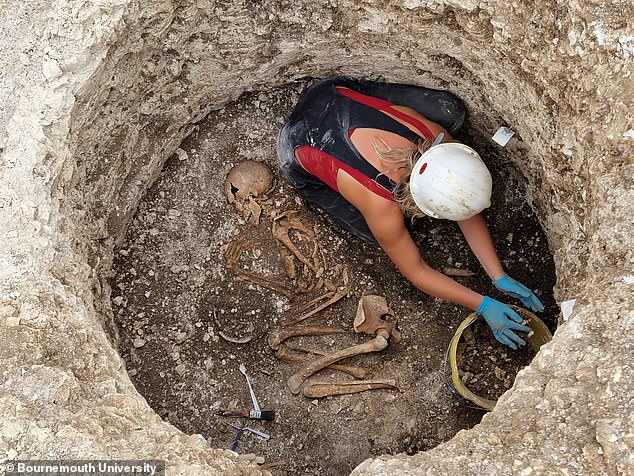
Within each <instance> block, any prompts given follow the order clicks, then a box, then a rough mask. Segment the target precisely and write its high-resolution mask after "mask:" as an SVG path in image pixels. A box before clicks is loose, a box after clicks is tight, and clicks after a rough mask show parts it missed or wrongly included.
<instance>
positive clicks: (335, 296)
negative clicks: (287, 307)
mask: <svg viewBox="0 0 634 476" xmlns="http://www.w3.org/2000/svg"><path fill="white" fill-rule="evenodd" d="M326 294H330V293H326ZM347 294H348V290H347V289H346V288H342V289H339V290H337V291H336V292H335V293H334V294H333V295H332V297H331V298H330V299H328V301H326V302H325V303H323V304H321V305H319V306H317V307H316V308H314V309H313V310H311V311H308V312H305V313H304V314H302V315H301V316H299V317H298V318H297V319H295V320H294V321H293V322H292V324H297V323H298V322H302V321H304V320H306V319H308V318H309V317H311V316H314V315H315V314H317V313H318V312H319V311H323V310H324V309H326V308H327V307H328V306H332V305H333V304H334V303H336V302H337V301H339V300H340V299H341V298H342V297H345V296H346V295H347Z"/></svg>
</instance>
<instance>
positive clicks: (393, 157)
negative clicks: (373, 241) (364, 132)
mask: <svg viewBox="0 0 634 476" xmlns="http://www.w3.org/2000/svg"><path fill="white" fill-rule="evenodd" d="M431 144H432V143H431V141H428V140H420V141H418V143H417V144H416V150H414V149H410V148H400V149H393V148H392V147H390V146H389V145H388V144H387V142H385V141H384V140H383V139H381V138H380V137H376V136H375V137H374V138H373V139H372V147H373V148H374V152H376V155H378V156H379V160H380V161H381V164H382V165H383V166H384V167H386V168H387V169H388V171H392V170H394V171H396V170H400V169H405V171H404V172H403V174H402V175H401V180H400V182H397V183H396V187H395V189H394V198H395V199H396V201H397V203H398V204H399V206H400V207H401V210H402V211H403V215H405V216H406V217H409V218H410V219H411V220H414V219H415V218H418V217H421V216H425V214H424V213H423V212H422V211H421V210H420V208H418V206H417V205H416V203H415V202H414V199H413V198H412V194H411V193H410V190H409V178H410V175H411V173H412V169H413V168H414V165H415V164H416V161H417V160H418V159H419V157H420V156H421V154H423V153H424V152H425V151H427V150H428V149H429V148H430V147H431ZM384 174H385V173H383V175H384Z"/></svg>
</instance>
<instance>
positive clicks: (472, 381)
mask: <svg viewBox="0 0 634 476" xmlns="http://www.w3.org/2000/svg"><path fill="white" fill-rule="evenodd" d="M518 334H519V335H520V336H521V337H522V338H524V339H525V340H526V335H525V334H523V333H518ZM456 357H457V363H458V373H459V375H460V378H461V379H462V382H463V383H464V385H465V386H466V387H467V388H468V389H469V390H471V391H472V392H473V393H475V394H476V395H478V396H480V397H483V398H486V399H489V400H493V401H495V400H497V399H498V398H500V397H501V396H502V394H503V393H504V392H506V391H507V390H508V389H510V388H511V387H512V386H513V382H514V381H515V376H516V375H517V373H518V372H519V371H520V370H521V369H523V368H524V367H526V366H527V365H528V364H530V363H531V360H533V357H535V351H534V350H533V348H532V347H531V346H530V344H526V345H525V346H523V347H518V349H517V350H513V349H511V348H510V347H508V346H506V345H503V344H501V343H499V342H498V341H497V340H495V337H493V334H492V333H491V330H490V329H489V326H487V324H486V322H484V321H482V320H480V319H479V320H476V321H475V322H474V323H473V324H471V325H470V326H469V327H467V328H466V329H465V330H464V332H463V334H462V339H461V341H460V342H459V343H458V349H457V355H456Z"/></svg>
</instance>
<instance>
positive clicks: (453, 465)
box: [2, 1, 634, 474]
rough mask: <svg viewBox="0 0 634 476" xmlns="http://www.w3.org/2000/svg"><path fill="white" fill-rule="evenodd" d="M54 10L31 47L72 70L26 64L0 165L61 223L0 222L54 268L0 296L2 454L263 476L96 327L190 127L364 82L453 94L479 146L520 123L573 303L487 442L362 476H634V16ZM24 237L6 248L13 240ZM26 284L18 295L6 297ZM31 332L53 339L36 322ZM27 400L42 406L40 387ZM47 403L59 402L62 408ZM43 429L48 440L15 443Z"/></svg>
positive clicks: (489, 428)
mask: <svg viewBox="0 0 634 476" xmlns="http://www.w3.org/2000/svg"><path fill="white" fill-rule="evenodd" d="M53 8H54V10H53V13H55V14H56V15H55V16H54V17H55V20H54V24H55V25H56V26H57V31H56V35H50V34H49V35H47V36H37V37H36V38H35V39H34V44H35V45H36V50H37V51H45V50H46V48H45V45H48V47H49V48H52V50H53V51H54V52H56V53H57V55H56V61H57V63H58V64H60V65H61V67H60V70H59V71H58V70H57V69H55V68H53V67H52V66H51V63H50V62H48V63H46V61H48V60H41V61H40V62H38V61H37V58H39V57H36V56H35V55H32V56H31V58H30V60H29V61H26V62H25V63H27V64H25V69H27V70H28V68H33V70H34V71H38V76H37V78H36V79H33V80H28V81H27V80H25V81H23V82H22V83H20V87H21V88H23V91H22V92H23V94H22V96H21V101H20V102H19V104H18V106H17V110H16V111H17V112H16V113H14V116H13V119H12V120H13V123H12V124H11V127H10V130H9V138H8V140H7V142H6V148H5V150H4V153H3V159H4V162H3V167H6V168H10V169H11V170H9V171H8V172H7V175H6V177H7V178H5V180H9V179H11V180H12V183H13V184H16V183H19V184H20V186H18V187H15V186H14V187H13V188H12V189H11V190H12V193H14V194H15V195H16V197H17V198H19V197H21V196H23V197H25V198H27V197H28V198H29V199H30V200H32V199H33V198H39V199H41V200H42V201H43V203H45V204H46V206H47V207H48V209H49V210H50V216H46V217H45V219H47V220H48V223H47V226H48V228H46V229H44V230H42V229H40V228H37V227H35V228H34V227H32V226H30V225H29V224H28V223H29V222H28V220H29V218H28V217H26V216H25V215H23V212H22V211H21V210H20V209H19V206H18V205H17V203H19V202H18V201H16V200H14V201H11V202H8V201H6V203H8V204H7V205H6V206H5V207H3V211H2V214H3V215H2V216H3V223H9V222H10V219H11V218H14V217H20V219H19V220H18V221H15V220H14V222H13V223H17V225H12V226H13V227H14V228H16V227H18V228H19V227H22V228H19V229H20V231H21V232H22V233H23V235H22V236H23V237H24V238H23V240H26V242H28V243H36V242H37V244H38V246H40V244H41V245H42V246H44V248H42V249H44V250H45V252H42V254H41V255H37V256H36V255H31V258H30V259H29V260H24V259H23V258H22V257H21V256H18V253H16V252H14V251H13V250H15V249H17V248H7V251H5V252H4V253H5V254H4V255H3V256H4V259H5V260H6V262H7V263H9V265H10V266H9V269H11V270H17V271H16V272H15V273H12V274H10V279H9V280H8V282H7V284H5V286H4V288H3V289H6V290H7V292H6V293H5V294H6V295H5V294H3V308H2V310H3V315H4V316H6V317H7V318H5V320H4V328H3V332H4V333H5V334H6V337H7V338H12V339H13V340H14V341H17V342H20V345H17V346H15V347H13V348H11V349H5V350H3V354H2V357H3V359H4V360H6V362H7V364H8V365H7V369H8V370H7V375H9V376H10V375H15V376H17V375H18V370H28V375H29V377H28V378H26V379H25V378H22V379H17V378H14V379H11V378H9V377H6V378H5V382H4V386H3V408H4V409H5V410H3V412H4V413H5V415H8V411H7V410H6V409H7V408H13V409H17V410H12V411H11V415H10V418H9V417H7V418H6V419H5V420H4V421H5V422H6V423H4V426H3V432H2V441H3V442H6V443H5V445H6V446H7V448H9V449H13V450H14V451H16V452H17V454H18V455H20V454H23V453H24V454H26V452H27V451H28V449H31V451H41V452H44V451H43V449H44V448H47V450H46V452H47V454H56V455H60V456H61V455H80V454H81V455H83V456H86V455H89V454H100V455H103V454H107V453H111V452H117V450H119V451H122V452H124V453H126V454H136V455H153V456H156V457H159V456H162V457H167V458H168V459H169V460H170V462H171V464H172V465H173V468H174V470H175V471H179V472H183V473H185V472H186V469H185V468H186V467H188V468H190V470H191V468H192V467H195V468H197V469H196V471H200V472H201V473H204V472H207V473H210V474H211V473H213V472H214V471H216V472H218V471H222V472H224V473H225V474H227V473H229V472H231V471H233V472H235V474H240V473H241V472H245V473H246V472H250V473H251V474H252V473H253V472H255V471H257V469H255V468H253V467H248V466H247V465H246V464H244V463H241V462H237V461H236V459H235V457H234V456H231V455H230V454H228V453H226V452H221V451H219V450H212V449H209V448H208V447H207V446H206V444H205V443H204V442H203V441H202V439H201V438H198V437H195V436H186V435H184V434H182V433H180V432H178V431H177V430H175V429H174V428H173V427H171V426H169V425H168V424H166V423H163V422H162V421H161V420H160V418H159V417H158V416H157V415H156V414H155V413H154V412H152V411H151V410H150V409H149V408H148V407H147V404H146V403H145V401H144V400H143V399H142V398H140V397H139V395H138V394H137V393H136V392H135V390H134V388H133V386H132V385H131V383H130V381H129V379H128V378H127V377H126V375H125V374H124V372H123V366H122V364H121V361H120V359H119V357H118V356H117V355H116V354H115V353H114V352H113V350H112V347H110V346H109V343H108V340H107V338H106V337H105V333H104V332H103V330H102V326H103V327H106V328H107V327H109V326H111V317H110V316H112V314H111V310H110V305H109V302H110V299H109V298H110V291H109V289H108V286H107V283H106V281H105V280H104V277H107V276H108V274H109V272H110V269H111V266H112V256H113V249H114V247H115V246H116V245H117V243H120V242H121V240H122V237H123V234H124V232H125V229H126V226H127V224H128V223H129V221H130V219H131V217H132V215H133V213H134V211H135V210H136V208H137V206H138V204H139V201H140V200H141V197H142V196H143V194H144V192H145V190H147V189H148V187H149V186H150V184H152V183H153V182H154V180H155V179H156V177H157V176H158V174H159V173H160V170H161V167H162V165H163V163H164V162H165V160H166V159H167V158H168V157H169V156H170V155H171V154H172V152H173V151H174V150H175V149H176V147H177V146H178V145H179V144H180V143H181V142H182V140H183V138H184V137H186V136H187V135H188V134H189V133H190V132H191V130H192V125H193V124H195V123H196V122H198V121H200V120H201V119H202V118H203V117H205V116H206V115H207V114H208V113H209V112H210V111H212V110H214V109H218V108H220V107H222V106H223V105H225V104H227V103H228V102H230V101H232V100H235V99H236V98H237V97H239V96H240V95H241V94H242V93H244V92H245V91H266V90H268V89H270V88H272V87H275V86H279V85H282V84H287V83H290V82H293V81H295V80H297V79H301V78H307V77H325V76H328V75H332V74H349V75H351V76H357V77H369V78H377V77H380V78H383V79H385V80H388V81H394V82H405V83H413V84H421V85H425V86H430V87H441V88H446V89H449V90H451V91H452V92H454V93H455V94H457V95H458V96H460V97H462V98H463V99H464V100H465V102H466V104H467V106H468V108H469V112H470V115H471V117H473V118H478V119H477V122H474V127H475V128H476V129H480V130H481V134H482V137H488V136H489V135H490V133H491V132H492V131H493V130H494V129H495V127H496V126H497V125H498V124H500V123H505V124H507V125H510V126H511V127H512V128H513V129H514V130H515V131H516V138H517V139H516V140H515V141H514V142H513V144H512V146H511V147H510V148H509V149H507V150H508V153H509V155H508V156H509V160H511V161H513V164H514V166H515V168H516V170H519V171H521V173H522V174H523V176H524V178H525V180H526V181H527V183H528V190H527V195H528V198H529V200H530V203H531V204H532V206H533V207H534V209H535V211H536V212H537V215H538V217H539V218H540V221H541V223H542V225H543V227H544V229H545V231H546V233H547V237H548V241H549V245H550V248H551V250H552V252H553V256H554V258H555V264H556V267H557V279H558V281H557V288H556V295H557V298H558V300H560V301H563V300H568V299H572V298H575V299H576V306H575V308H574V313H573V315H572V317H571V318H570V319H569V320H568V321H567V322H565V323H563V325H561V326H560V327H559V329H558V331H557V333H556V335H555V339H554V340H553V342H552V343H551V344H549V345H548V346H547V347H546V348H544V349H543V350H542V352H540V354H539V355H538V356H537V358H536V359H535V361H534V362H533V364H532V365H531V366H530V368H528V369H527V370H525V371H524V372H522V373H521V375H520V376H519V377H518V379H517V381H516V384H515V387H514V389H513V390H512V391H511V392H509V393H507V394H506V395H505V396H504V397H503V398H502V400H501V401H500V403H499V405H498V406H497V407H496V410H495V411H494V412H492V413H491V414H489V415H487V416H486V417H485V418H484V419H483V421H482V422H481V423H480V424H479V425H478V426H476V427H475V428H474V429H473V430H470V431H468V432H461V433H459V434H458V435H457V436H456V437H455V438H453V439H452V440H450V441H449V442H447V443H445V444H443V445H441V446H439V447H438V448H436V449H434V450H432V451H430V452H426V453H419V454H417V455H415V456H412V457H407V456H385V457H381V458H378V459H374V460H368V461H366V462H365V463H363V464H361V465H360V466H359V467H358V468H357V469H355V470H354V473H355V474H380V473H381V472H384V471H386V470H389V471H390V472H394V473H399V474H424V473H425V472H426V471H436V472H446V473H452V472H456V471H458V468H459V470H460V472H463V473H464V472H467V473H474V474H475V473H477V472H482V471H484V472H489V473H490V472H496V473H499V474H510V473H511V472H515V473H518V474H532V473H534V474H547V473H549V472H552V473H555V472H557V471H559V470H561V471H565V470H567V471H571V472H577V473H582V474H583V473H585V474H618V473H623V474H625V473H626V472H627V471H629V470H630V469H631V468H632V464H633V463H632V460H631V454H632V453H631V441H630V440H629V439H628V438H629V437H628V436H627V435H628V434H630V433H631V431H632V426H633V422H632V417H631V414H632V412H631V401H630V397H629V395H630V394H631V382H632V380H633V379H632V378H631V377H632V375H631V370H630V369H629V368H628V366H627V362H628V360H629V359H628V357H629V355H631V349H632V338H631V336H630V334H628V333H625V332H623V331H624V330H625V329H627V328H628V325H630V324H631V322H632V309H631V304H630V300H629V296H630V295H631V287H632V281H633V280H634V278H632V271H631V269H632V250H631V240H630V239H629V236H631V228H632V227H631V219H630V217H631V216H632V211H633V210H632V208H633V207H634V205H633V203H634V200H633V197H632V189H631V177H632V161H631V157H632V154H631V152H632V151H631V146H632V135H633V133H632V131H631V129H632V127H633V125H632V117H631V113H630V111H631V106H632V104H631V101H632V100H631V98H632V94H631V91H632V85H631V76H630V75H631V64H632V63H631V55H632V44H631V36H632V33H631V24H629V23H628V18H631V17H632V12H631V5H629V4H628V3H627V2H613V3H612V4H610V5H602V4H595V3H592V2H585V3H576V4H574V5H570V4H568V3H567V2H555V3H553V2H538V3H534V2H515V3H513V4H508V2H475V1H464V2H459V1H456V2H433V3H425V4H422V3H419V2H411V1H408V2H354V3H353V2H345V1H343V2H333V3H327V4H321V5H313V4H310V3H306V4H302V8H301V9H300V8H298V5H297V4H296V3H295V4H291V3H286V2H267V1H264V2H259V3H258V4H257V5H256V4H252V3H248V2H245V3H236V2H231V3H226V4H223V3H214V4H213V5H211V6H209V5H205V6H202V5H200V4H199V3H197V2H162V3H150V2H119V3H118V4H117V5H114V4H113V5H102V6H101V7H100V8H101V9H102V10H101V11H100V12H99V13H97V10H92V7H91V6H82V7H77V6H74V5H70V4H64V3H63V2H62V3H58V4H56V5H55V6H54V7H53ZM74 9H75V10H74ZM299 12H301V13H299ZM102 13H103V14H102ZM46 14H50V13H49V12H46ZM42 15H45V13H42ZM35 34H36V35H38V34H39V32H36V33H35ZM51 45H52V46H51ZM37 48H39V50H38V49H37ZM46 51H48V53H46V54H48V55H49V56H50V55H51V53H50V50H46ZM86 55H88V56H89V57H90V58H92V59H93V60H92V61H87V60H86ZM78 58H81V59H82V61H79V60H78ZM96 58H100V59H99V60H95V59H96ZM43 64H45V65H47V66H46V68H47V69H45V70H44V71H45V74H44V78H40V76H41V74H39V72H40V71H42V65H43ZM77 65H79V66H77ZM64 80H66V82H65V81H64ZM29 81H30V82H29ZM37 81H39V82H37ZM38 88H42V89H41V91H44V92H46V93H51V96H50V97H55V98H56V99H60V98H65V99H67V101H52V100H51V101H49V104H48V109H46V108H47V104H46V103H47V101H42V99H41V98H42V97H46V95H44V96H42V95H39V96H38V95H37V94H35V92H36V91H38V90H40V89H38ZM53 92H54V94H53ZM73 98H74V101H73ZM70 105H72V108H71V107H70ZM43 110H46V111H47V113H46V114H41V111H43ZM51 111H53V112H56V113H57V114H53V116H55V117H54V121H53V122H52V124H53V125H52V126H51V119H50V116H51V114H52V113H51ZM27 124H30V125H33V124H35V125H36V131H43V132H42V133H43V134H44V136H45V137H46V138H47V140H43V141H41V144H43V145H42V147H37V148H36V147H35V146H34V148H33V149H32V150H30V151H29V150H28V149H26V148H25V147H23V145H24V144H26V143H30V142H29V141H31V140H32V138H33V137H35V136H36V134H35V133H33V129H32V128H31V131H30V132H29V131H27V129H28V128H27V127H26V125H27ZM20 125H22V126H23V127H19V126H20ZM21 137H23V138H24V141H23V142H21V141H20V138H21ZM27 152H28V153H32V154H31V155H30V156H29V157H30V158H31V159H35V160H36V161H37V168H36V169H35V172H36V173H35V174H31V175H29V174H28V170H26V168H23V169H21V168H20V167H23V166H22V165H20V164H19V163H18V161H16V160H12V158H15V157H16V156H20V154H27ZM24 163H25V164H27V165H28V164H32V162H31V161H25V162H24ZM16 164H17V165H16ZM24 167H25V166H24ZM22 172H23V173H22ZM42 177H45V178H46V180H42ZM16 181H17V182H16ZM34 219H35V220H40V221H41V220H42V217H41V216H38V217H35V218H34ZM44 235H46V238H47V240H42V239H41V238H42V236H44ZM13 239H14V238H12V235H7V236H6V240H7V243H8V244H11V243H12V242H11V241H10V240H13ZM38 246H35V245H33V246H32V248H31V250H38V249H40V248H38ZM46 250H49V251H51V252H52V253H51V252H46ZM26 268H31V269H33V268H35V269H37V270H38V271H39V272H40V277H38V278H29V277H27V278H25V277H24V273H23V274H20V273H19V272H18V271H19V270H20V269H26ZM29 280H30V281H29ZM34 284H36V285H34ZM11 288H13V289H14V290H17V291H19V292H18V293H17V294H16V293H15V292H13V294H11V295H10V292H9V290H10V289H11ZM36 291H37V295H35V292H36ZM16 316H18V317H16ZM37 316H39V317H37ZM33 319H35V320H36V321H37V319H40V321H37V322H38V323H39V324H38V326H35V327H33V326H31V327H25V326H24V325H23V324H21V322H26V321H29V320H33ZM99 324H101V325H102V326H100V325H99ZM18 382H19V383H18ZM29 382H32V383H31V384H29ZM34 385H37V387H38V388H39V389H40V390H39V391H38V392H37V393H36V395H38V397H37V398H33V397H32V395H33V394H32V393H29V392H30V390H29V391H27V389H29V388H30V389H31V390H32V389H33V386H34ZM29 395H30V396H29ZM51 395H54V396H55V398H53V399H52V400H55V402H61V403H55V404H53V405H51V401H52V400H51ZM580 402H581V403H580ZM34 418H35V419H37V420H38V421H40V422H41V423H40V425H39V427H41V428H43V429H42V430H38V431H36V430H35V427H34V426H32V425H26V426H22V425H21V422H23V421H27V419H28V420H32V419H34ZM105 421H108V422H111V424H108V425H107V424H105V423H104V422H105ZM113 421H114V423H112V422H113ZM17 428H19V429H20V430H16V429H17ZM36 434H37V435H38V436H37V438H36V436H35V435H36ZM54 438H55V441H56V443H52V441H53V439H54ZM48 442H51V443H48ZM10 454H11V455H13V453H10ZM186 462H187V463H186ZM245 468H246V469H245Z"/></svg>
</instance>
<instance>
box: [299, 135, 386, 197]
mask: <svg viewBox="0 0 634 476" xmlns="http://www.w3.org/2000/svg"><path fill="white" fill-rule="evenodd" d="M295 154H296V155H297V157H298V158H299V161H300V162H301V164H302V165H303V166H304V168H305V169H306V171H307V172H309V173H310V174H312V175H314V176H315V177H317V178H319V179H321V180H322V181H323V182H324V183H325V184H326V185H328V186H329V187H330V188H332V189H333V190H336V191H337V192H338V191H339V188H338V187H337V173H338V172H339V170H343V171H344V172H346V173H347V174H349V175H350V176H351V177H352V178H354V179H355V180H356V181H357V182H359V183H360V184H361V185H363V186H364V187H365V188H367V189H368V190H370V191H371V192H373V193H375V194H377V195H379V196H380V197H383V198H385V199H387V200H394V195H392V192H390V191H389V190H387V189H386V188H384V187H382V186H381V185H379V184H378V183H376V182H375V181H374V180H372V179H371V178H370V177H367V176H365V175H364V174H362V173H361V172H359V171H358V170H356V169H353V168H352V167H350V166H349V165H346V164H344V163H343V162H341V161H339V160H337V159H335V158H334V157H333V156H332V155H329V154H326V153H325V152H322V151H321V150H319V149H317V148H315V147H312V146H310V145H302V146H300V147H298V148H297V149H295Z"/></svg>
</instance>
